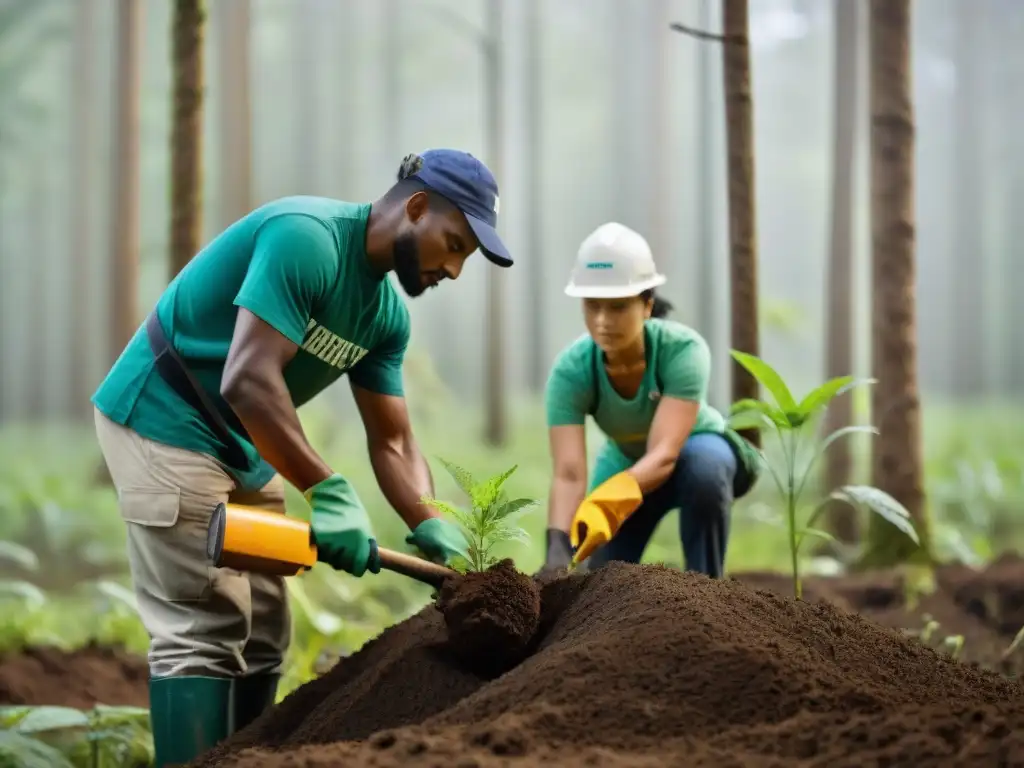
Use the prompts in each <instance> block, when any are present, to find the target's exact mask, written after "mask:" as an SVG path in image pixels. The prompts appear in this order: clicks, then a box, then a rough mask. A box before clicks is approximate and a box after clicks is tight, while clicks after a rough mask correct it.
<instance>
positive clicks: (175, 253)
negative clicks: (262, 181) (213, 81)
mask: <svg viewBox="0 0 1024 768" xmlns="http://www.w3.org/2000/svg"><path fill="white" fill-rule="evenodd" d="M205 16H206V12H205V10H204V8H203V2H202V0H175V3H174V36H173V46H172V53H171V58H172V61H173V69H174V114H173V115H172V129H171V131H172V132H171V274H170V277H171V279H172V280H173V279H174V276H175V275H177V274H178V273H179V272H180V271H181V270H182V269H184V268H185V265H186V264H188V262H189V261H191V259H192V257H193V256H195V254H196V252H197V251H198V250H199V245H200V243H201V241H202V232H203V34H204V24H205V21H206V18H205Z"/></svg>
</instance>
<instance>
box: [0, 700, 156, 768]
mask: <svg viewBox="0 0 1024 768" xmlns="http://www.w3.org/2000/svg"><path fill="white" fill-rule="evenodd" d="M0 727H2V728H3V730H2V731H0V764H3V765H24V766H35V765H38V766H40V768H41V767H42V766H44V765H45V766H59V767H60V768H71V767H73V768H79V767H82V768H85V767H86V766H88V767H89V768H108V767H109V768H117V767H118V766H137V765H150V764H152V762H153V739H152V735H151V733H150V728H149V711H148V710H146V709H140V708H138V707H104V706H97V707H95V708H94V709H92V710H89V711H86V712H83V711H80V710H77V709H72V708H70V707H48V706H42V707H2V708H0ZM4 760H8V761H9V760H14V761H15V762H13V763H11V762H2V761H4Z"/></svg>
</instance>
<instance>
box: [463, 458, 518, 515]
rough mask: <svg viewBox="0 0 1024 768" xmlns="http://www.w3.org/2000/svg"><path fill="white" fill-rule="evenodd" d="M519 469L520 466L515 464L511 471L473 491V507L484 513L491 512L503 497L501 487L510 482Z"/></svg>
mask: <svg viewBox="0 0 1024 768" xmlns="http://www.w3.org/2000/svg"><path fill="white" fill-rule="evenodd" d="M518 468H519V467H518V465H516V464H513V465H512V467H511V468H510V469H507V470H505V471H504V472H502V473H501V474H499V475H495V476H494V477H492V478H489V479H488V480H485V481H484V482H482V483H480V485H478V486H476V487H475V488H474V489H473V506H475V507H478V508H479V509H481V510H484V511H489V510H490V508H491V507H492V506H493V505H494V504H495V503H496V502H497V501H498V499H499V498H500V497H501V486H503V485H504V484H505V481H506V480H508V479H509V477H511V476H512V473H513V472H515V471H516V470H517V469H518Z"/></svg>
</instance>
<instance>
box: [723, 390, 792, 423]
mask: <svg viewBox="0 0 1024 768" xmlns="http://www.w3.org/2000/svg"><path fill="white" fill-rule="evenodd" d="M750 412H754V413H760V414H763V415H764V416H765V417H766V418H767V419H769V420H770V422H771V423H773V424H776V425H777V426H780V427H783V428H785V427H788V426H789V419H787V418H786V414H785V413H783V411H782V409H781V408H779V407H777V406H775V405H772V404H771V403H766V402H765V401H764V400H754V399H753V398H745V399H743V400H737V401H736V402H735V403H733V404H732V406H731V407H730V408H729V413H730V423H732V417H733V416H737V417H738V416H739V415H740V414H743V413H750ZM733 429H736V427H733Z"/></svg>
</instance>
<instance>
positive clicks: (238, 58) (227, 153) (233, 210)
mask: <svg viewBox="0 0 1024 768" xmlns="http://www.w3.org/2000/svg"><path fill="white" fill-rule="evenodd" d="M212 11H213V13H214V14H215V26H216V28H217V31H218V32H219V35H218V37H219V45H218V46H217V51H218V53H219V54H220V56H219V59H220V60H219V67H218V70H219V74H220V89H219V90H220V103H221V112H220V125H219V129H220V130H219V134H220V140H219V142H218V143H219V153H220V195H219V196H220V203H219V213H218V216H219V219H220V221H219V225H220V226H219V228H220V229H225V228H226V227H228V226H229V225H230V224H232V223H233V222H235V221H236V220H238V219H240V218H242V217H243V216H244V215H245V214H246V213H248V212H249V209H250V208H251V207H252V202H253V194H252V95H251V94H252V87H251V81H252V69H251V63H250V37H251V34H252V3H251V0H231V2H219V3H214V4H213V6H212Z"/></svg>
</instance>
